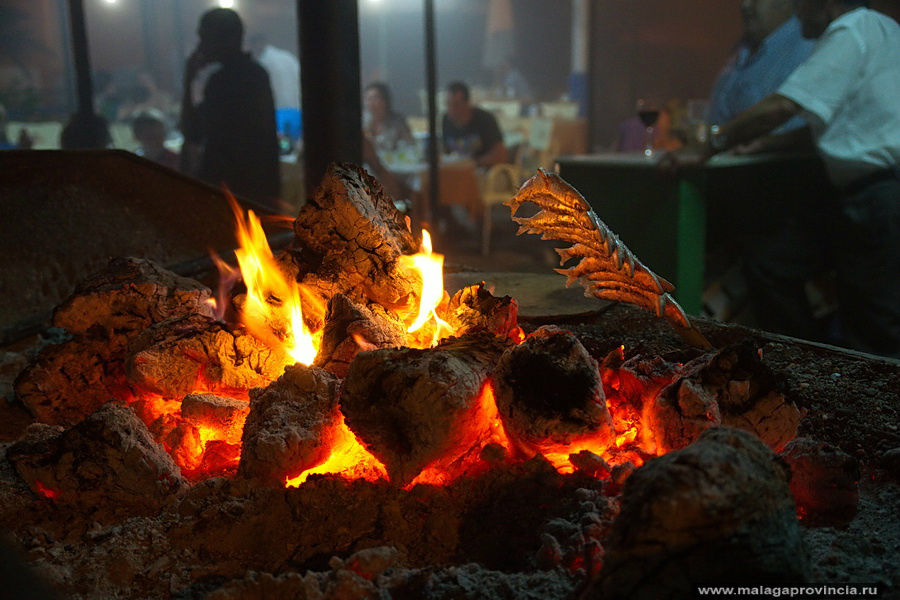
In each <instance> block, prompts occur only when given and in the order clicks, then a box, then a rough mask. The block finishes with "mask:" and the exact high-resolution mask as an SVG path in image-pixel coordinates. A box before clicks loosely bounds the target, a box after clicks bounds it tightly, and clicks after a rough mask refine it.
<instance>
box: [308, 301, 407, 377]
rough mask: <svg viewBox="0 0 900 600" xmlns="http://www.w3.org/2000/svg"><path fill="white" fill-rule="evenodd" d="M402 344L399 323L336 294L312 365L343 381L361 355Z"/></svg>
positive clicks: (403, 335) (377, 308)
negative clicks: (360, 353) (351, 363)
mask: <svg viewBox="0 0 900 600" xmlns="http://www.w3.org/2000/svg"><path fill="white" fill-rule="evenodd" d="M405 342H406V332H405V331H404V328H403V325H402V323H400V322H399V321H398V320H397V319H396V318H395V317H392V316H391V315H390V314H388V312H387V311H386V310H385V309H384V308H382V307H381V306H380V305H378V304H372V305H368V306H367V305H364V304H357V303H356V302H353V301H352V300H351V299H350V298H348V297H347V296H345V295H344V294H335V295H334V296H333V297H332V298H331V300H330V301H329V302H328V312H327V314H326V317H325V328H324V330H323V332H322V344H321V346H319V353H318V354H317V355H316V361H315V364H316V366H319V367H322V368H323V369H325V370H326V371H328V372H330V373H334V374H335V375H337V376H338V377H345V376H346V375H347V370H348V369H349V367H350V362H351V361H352V360H353V357H355V356H356V355H357V354H358V353H359V352H360V351H362V350H375V349H377V348H399V347H400V346H403V345H404V343H405Z"/></svg>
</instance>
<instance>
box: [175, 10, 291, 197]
mask: <svg viewBox="0 0 900 600" xmlns="http://www.w3.org/2000/svg"><path fill="white" fill-rule="evenodd" d="M197 34H198V35H199V37H200V43H199V45H198V46H197V49H196V50H194V52H193V53H192V54H191V56H190V57H189V58H188V60H187V65H186V67H185V72H184V93H183V97H182V103H181V130H182V132H183V134H184V138H185V146H184V148H183V150H182V156H183V158H184V159H186V160H183V165H184V166H185V167H186V168H187V172H188V173H191V174H193V175H195V176H197V177H199V178H200V179H203V180H204V181H208V182H209V183H211V184H213V185H221V184H225V185H226V186H227V187H228V188H229V189H230V190H231V191H232V192H234V193H235V194H236V195H238V196H242V197H244V198H248V199H250V200H254V201H256V202H259V203H261V204H264V205H267V206H269V207H271V208H276V206H277V199H278V196H279V194H280V185H281V181H280V173H279V165H278V138H277V136H276V134H275V104H274V102H273V100H272V89H271V87H270V85H269V76H268V75H267V74H266V71H265V69H263V68H262V67H261V66H259V64H258V63H257V62H256V61H254V60H253V59H252V58H251V57H250V55H249V54H247V53H246V52H243V51H242V50H241V45H242V42H243V37H244V25H243V23H242V22H241V18H240V17H239V16H238V14H237V13H236V12H234V11H233V10H231V9H227V8H214V9H212V10H209V11H207V12H205V13H204V14H203V15H202V16H201V17H200V25H199V28H198V30H197ZM210 63H219V64H220V68H219V69H218V70H217V71H215V72H214V73H213V74H212V75H210V77H209V80H208V81H207V83H206V85H205V86H204V88H203V100H202V101H201V102H199V103H198V104H195V103H194V99H193V97H192V86H191V84H192V82H193V81H194V78H195V77H196V76H197V73H198V72H199V71H200V69H201V68H202V67H204V66H206V65H208V64H210Z"/></svg>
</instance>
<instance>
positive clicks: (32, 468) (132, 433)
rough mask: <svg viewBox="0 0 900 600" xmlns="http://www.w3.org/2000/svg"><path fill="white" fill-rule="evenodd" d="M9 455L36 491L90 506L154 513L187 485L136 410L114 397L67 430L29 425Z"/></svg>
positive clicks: (62, 501) (115, 511)
mask: <svg viewBox="0 0 900 600" xmlns="http://www.w3.org/2000/svg"><path fill="white" fill-rule="evenodd" d="M7 457H8V458H9V460H10V462H12V463H13V465H14V466H15V468H16V471H17V472H18V473H19V475H20V476H21V477H22V479H24V480H25V481H26V483H28V485H29V486H30V487H31V489H32V490H34V491H35V493H38V494H41V495H43V496H45V497H47V498H50V499H52V500H54V501H56V502H59V503H65V504H72V505H76V506H79V507H82V508H84V509H87V510H90V511H95V510H97V509H98V508H102V509H103V510H104V511H106V510H109V511H112V512H114V513H120V512H123V511H124V512H125V513H126V514H128V515H137V514H154V513H155V512H156V511H157V510H158V509H159V507H160V505H161V504H162V503H163V502H164V501H166V500H167V499H168V498H169V497H170V496H171V495H172V494H175V493H177V492H179V491H180V490H182V489H183V488H184V486H185V482H184V479H182V477H181V474H180V473H179V470H178V467H177V466H176V465H175V463H174V462H172V458H171V457H170V456H169V455H168V454H166V453H165V452H164V451H163V449H162V448H161V447H160V446H159V445H158V444H157V443H156V442H155V441H154V440H153V438H152V437H151V435H150V432H149V431H148V430H147V428H146V426H144V424H143V423H142V422H141V421H140V419H138V418H137V416H136V415H135V414H134V412H133V411H132V410H131V409H129V408H126V407H123V406H120V405H117V404H112V403H110V404H107V405H105V406H103V407H102V408H101V409H100V410H98V411H97V412H95V413H94V414H92V415H90V416H89V417H88V418H86V419H84V420H83V421H82V422H81V423H79V424H78V425H75V426H74V427H72V428H71V429H67V430H65V431H62V430H61V429H60V428H54V427H50V426H47V425H43V424H33V425H31V426H29V428H28V429H27V430H26V433H25V435H24V436H23V438H22V439H20V440H19V441H18V442H16V443H15V444H13V445H12V446H11V447H10V448H9V450H8V452H7Z"/></svg>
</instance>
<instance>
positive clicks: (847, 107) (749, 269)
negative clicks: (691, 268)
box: [663, 0, 900, 357]
mask: <svg viewBox="0 0 900 600" xmlns="http://www.w3.org/2000/svg"><path fill="white" fill-rule="evenodd" d="M866 4H867V3H866V2H862V1H859V0H798V2H797V5H798V17H799V19H800V22H801V23H802V26H803V35H804V37H807V38H811V39H818V40H819V41H818V44H817V45H816V47H815V50H814V52H813V54H812V56H810V58H809V59H808V60H807V61H806V62H805V63H803V64H802V65H800V66H799V67H798V68H797V69H796V70H795V71H794V72H793V73H792V74H791V75H790V76H789V77H788V78H787V80H785V82H784V83H783V84H782V85H781V86H780V87H779V88H778V90H777V92H776V93H774V94H771V95H769V96H767V97H766V98H764V99H763V100H762V101H760V102H759V103H757V104H755V105H754V106H752V107H751V108H749V109H748V110H746V111H744V112H743V113H741V114H740V115H738V116H737V118H735V119H734V120H732V121H730V122H729V123H727V124H725V125H723V126H722V127H721V128H720V129H719V130H718V131H714V132H713V133H712V135H711V136H710V139H709V141H708V142H707V144H706V145H705V146H704V147H703V148H700V149H699V151H698V150H697V149H696V148H695V149H693V150H690V149H684V150H681V151H677V152H674V153H671V154H670V155H667V156H666V157H665V158H664V161H663V162H664V164H665V165H667V166H669V167H673V166H674V167H677V166H678V165H679V164H686V163H697V162H703V161H705V160H706V159H707V158H709V157H710V156H711V155H713V154H715V153H718V152H722V151H724V150H728V149H729V148H732V147H735V146H738V145H740V144H744V143H746V142H751V141H753V140H756V139H757V138H760V136H763V135H765V134H767V133H769V132H771V131H772V130H774V129H776V128H777V127H779V126H780V125H782V124H784V123H786V122H787V121H788V120H789V119H791V118H792V117H794V116H796V115H800V114H802V115H803V116H804V117H805V120H806V121H807V123H809V127H810V131H811V133H812V140H813V141H814V143H815V147H816V150H817V152H818V153H819V155H820V156H821V157H822V159H823V161H824V163H825V166H826V167H827V169H828V174H829V177H830V179H831V181H832V183H833V184H834V185H835V187H836V188H837V190H838V199H837V200H836V201H831V200H829V199H823V200H822V201H821V202H820V204H819V205H817V206H815V207H813V208H812V209H811V210H810V213H809V215H808V218H807V219H791V220H787V221H786V222H785V223H784V224H783V226H782V227H780V228H779V230H778V231H777V232H775V233H774V234H772V235H771V236H770V237H767V239H763V240H758V241H757V243H755V244H753V245H751V246H750V247H749V248H748V250H747V252H746V256H745V269H746V275H747V277H748V282H749V283H750V290H751V299H752V300H753V301H754V306H755V308H756V312H757V314H758V317H759V320H760V326H761V327H763V328H765V329H771V330H775V331H782V332H784V333H788V334H789V335H798V336H801V337H806V336H807V335H808V332H809V331H810V328H811V326H810V323H811V316H810V314H809V310H808V308H809V307H808V303H807V301H806V298H805V295H804V294H803V282H804V281H805V280H806V279H807V278H808V277H809V276H810V275H811V274H813V273H815V272H817V271H823V270H825V269H828V268H834V269H835V270H836V272H837V282H838V295H839V298H838V300H839V315H840V327H841V332H840V335H841V337H842V340H841V342H842V343H845V344H847V345H849V346H851V347H853V348H856V349H859V350H863V351H866V352H872V353H876V354H883V355H886V356H893V357H900V175H898V163H900V102H898V101H897V99H898V98H900V61H898V57H900V26H898V24H897V22H896V21H894V20H892V19H890V18H888V17H886V16H884V15H883V14H881V13H878V12H876V11H873V10H869V9H868V8H866ZM792 133H793V132H788V133H786V134H783V135H784V136H791V135H792Z"/></svg>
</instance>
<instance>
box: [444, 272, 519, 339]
mask: <svg viewBox="0 0 900 600" xmlns="http://www.w3.org/2000/svg"><path fill="white" fill-rule="evenodd" d="M518 314H519V304H518V303H517V302H516V301H515V300H514V299H513V298H511V297H509V296H503V297H502V298H497V297H496V296H494V295H493V294H491V293H490V292H489V291H488V290H487V289H486V288H485V284H484V282H483V281H482V282H481V283H477V284H472V285H469V286H466V287H464V288H462V289H461V290H459V291H458V292H456V293H455V294H454V295H453V297H452V298H450V303H449V304H448V305H447V308H446V310H445V311H444V313H443V317H444V320H445V321H447V323H448V324H449V325H450V326H451V327H452V328H453V331H455V332H456V334H457V335H463V334H466V333H475V332H477V331H489V332H491V333H493V334H494V335H499V336H500V337H512V336H517V335H518V334H520V333H521V329H519V322H518Z"/></svg>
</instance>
